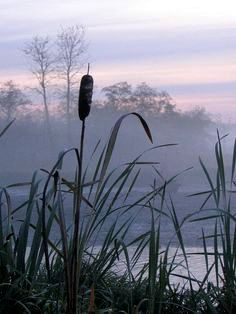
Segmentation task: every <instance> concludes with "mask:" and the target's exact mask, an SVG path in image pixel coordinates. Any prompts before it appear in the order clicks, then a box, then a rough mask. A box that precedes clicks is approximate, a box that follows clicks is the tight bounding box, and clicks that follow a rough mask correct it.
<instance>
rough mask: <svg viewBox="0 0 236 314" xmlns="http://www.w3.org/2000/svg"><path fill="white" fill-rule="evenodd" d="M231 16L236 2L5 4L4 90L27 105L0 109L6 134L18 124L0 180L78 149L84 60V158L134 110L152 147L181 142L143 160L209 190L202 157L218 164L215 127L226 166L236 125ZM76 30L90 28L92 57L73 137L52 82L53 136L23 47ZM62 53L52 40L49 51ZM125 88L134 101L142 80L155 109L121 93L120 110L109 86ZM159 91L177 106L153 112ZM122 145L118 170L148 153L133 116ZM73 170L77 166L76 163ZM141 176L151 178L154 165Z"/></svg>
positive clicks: (6, 142)
mask: <svg viewBox="0 0 236 314" xmlns="http://www.w3.org/2000/svg"><path fill="white" fill-rule="evenodd" d="M235 12H236V4H235V2H234V1H224V2H222V1H211V0H207V1H203V0H199V1H197V2H193V1H185V0H180V1H177V2H176V3H175V2H173V1H165V2H158V1H148V2H147V1H142V0H141V1H138V0H136V1H133V0H131V1H123V0H120V1H108V0H102V1H99V2H97V1H93V0H87V1H78V0H77V1H75V0H71V1H67V2H66V1H60V0H59V1H54V0H47V1H45V0H42V1H40V2H38V3H36V2H35V1H26V0H22V1H20V2H19V1H17V0H9V1H7V2H6V1H1V3H0V47H1V49H0V82H1V91H0V92H3V91H4V88H5V91H6V90H7V86H6V85H4V84H5V83H6V82H8V81H9V80H11V81H12V82H13V84H14V88H15V89H17V88H18V89H20V91H21V92H22V93H23V94H24V96H25V97H26V99H27V101H26V99H25V103H24V104H23V105H22V106H20V107H19V106H18V108H17V110H13V112H12V113H11V115H10V116H7V114H6V111H3V110H2V111H1V116H0V123H1V128H3V127H4V126H5V125H6V124H7V123H8V122H9V121H10V120H11V119H12V118H16V121H15V122H14V124H13V125H12V127H11V128H10V129H9V131H8V133H7V134H6V135H5V136H4V138H2V139H1V145H2V147H3V148H4V149H3V150H2V153H1V156H0V161H1V165H2V170H1V172H2V182H3V183H4V182H5V181H6V180H9V178H10V176H9V175H8V174H9V172H10V173H12V172H13V173H14V174H16V172H19V178H20V177H22V175H25V174H26V176H28V175H29V173H31V172H32V171H33V170H34V169H39V168H50V166H51V165H52V164H53V160H55V159H56V158H57V155H58V152H59V151H61V150H63V149H65V148H69V147H71V146H73V145H75V146H76V145H78V143H79V134H80V121H79V120H78V118H77V113H76V106H77V94H78V89H79V81H80V78H81V76H82V74H83V73H86V71H87V70H86V63H87V62H90V64H91V67H90V69H91V70H90V73H91V75H93V77H94V81H95V88H94V104H93V106H92V110H91V115H90V117H89V118H88V119H87V135H86V140H87V141H88V142H89V143H90V144H89V145H88V146H87V149H86V156H87V160H88V156H89V155H90V154H91V153H92V151H93V147H94V145H96V143H97V141H98V140H99V139H100V138H102V139H103V143H104V144H105V142H106V139H107V137H108V135H109V132H110V128H111V127H112V125H113V124H114V121H115V120H116V119H117V118H118V117H119V116H120V115H121V114H124V113H127V112H130V111H132V110H135V111H139V112H140V113H142V114H143V115H144V117H145V118H146V120H147V122H148V123H149V125H150V128H151V130H152V134H153V138H154V145H157V144H165V143H177V144H179V145H178V146H176V147H171V148H167V149H161V150H154V151H153V152H151V153H150V154H147V155H145V156H144V157H143V159H144V160H149V161H158V162H159V161H160V162H161V166H160V167H161V168H160V169H161V170H162V171H163V172H164V173H165V175H166V176H169V175H171V174H173V173H176V172H179V171H181V170H183V169H185V168H188V167H191V166H194V169H193V170H191V172H190V175H185V178H187V179H183V180H185V181H187V183H186V182H185V183H183V184H185V188H186V187H187V186H189V182H190V181H191V183H192V184H195V185H196V186H197V187H198V186H199V185H201V184H203V183H202V181H201V180H202V179H201V178H200V175H199V171H198V169H199V166H198V157H199V156H200V155H201V156H203V159H204V160H206V161H207V163H208V164H209V167H210V168H214V164H213V158H214V157H213V154H214V143H215V141H216V139H217V137H216V129H217V128H218V129H219V131H220V133H221V134H222V135H223V134H226V133H230V135H229V137H228V138H227V139H226V140H225V149H226V161H227V162H228V163H230V151H231V150H232V144H233V140H234V134H235V129H236V128H235V122H236V106H235V99H236V90H235V83H236V53H235V51H236V40H235V37H236V19H235ZM73 25H83V26H84V29H85V37H84V40H85V42H86V53H85V54H84V55H83V57H84V58H83V60H82V59H81V60H80V62H81V65H83V64H84V66H81V67H80V70H79V73H77V77H76V79H77V81H76V82H75V83H74V85H73V99H72V100H71V111H70V121H69V131H68V120H67V119H66V115H65V106H64V105H65V99H64V100H63V99H62V98H61V97H60V96H61V94H60V92H58V91H59V90H63V86H64V85H63V84H64V82H63V81H62V80H60V79H59V78H58V76H52V77H51V78H50V84H49V85H48V86H47V92H48V94H47V96H48V109H49V115H50V127H51V135H50V136H49V134H48V132H47V127H46V126H45V116H44V109H43V101H42V97H41V96H40V95H39V94H37V93H36V92H35V90H34V89H33V88H35V87H37V81H36V80H35V78H34V76H33V74H32V72H31V71H30V70H32V67H31V63H30V59H29V58H27V56H26V55H25V54H24V53H23V49H24V48H25V45H26V44H27V43H30V42H31V41H32V38H33V37H35V36H40V37H42V38H46V37H45V36H48V38H49V40H50V42H51V43H54V41H55V40H56V37H57V34H58V31H59V32H60V30H61V29H62V28H64V29H67V28H68V27H71V26H73ZM56 51H57V48H55V46H54V44H53V48H52V52H53V53H56ZM119 82H127V83H128V84H130V85H131V87H132V93H131V94H130V95H129V97H131V98H132V97H134V96H135V97H137V95H135V88H136V87H137V86H138V85H139V84H141V83H142V82H146V84H147V85H148V86H149V87H150V88H151V89H152V90H153V91H155V92H156V93H157V95H154V96H153V97H154V100H152V101H154V102H152V101H151V104H152V105H151V106H150V107H149V109H147V108H146V109H145V110H143V109H142V103H141V102H136V104H137V103H138V104H139V105H138V106H137V105H135V101H133V100H132V101H131V100H130V99H131V98H129V101H128V102H127V99H123V98H122V97H123V96H122V95H120V99H119V102H120V103H121V104H125V105H124V106H123V105H117V102H114V103H113V104H112V102H111V101H110V99H109V97H107V95H106V93H105V92H104V90H103V88H104V87H109V86H114V85H116V84H117V83H119ZM8 91H9V90H8ZM162 91H165V92H167V93H168V96H170V99H169V100H168V102H167V103H168V104H171V105H172V106H173V107H171V108H172V109H171V110H169V111H168V110H167V109H165V108H164V109H163V110H162V111H160V112H153V110H152V109H153V104H154V107H155V105H158V103H159V101H160V99H159V98H158V97H159V96H158V95H159V94H158V93H161V92H162ZM18 96H19V95H18ZM20 96H22V95H20ZM127 97H128V96H127ZM127 97H126V98H127ZM136 100H137V98H136ZM165 100H166V99H165ZM2 103H4V101H3V100H2ZM5 103H6V102H5ZM127 104H128V105H127ZM129 105H130V106H129ZM63 106H64V107H63ZM196 106H197V107H196ZM2 108H3V107H2ZM117 144H118V145H117V147H116V151H115V156H114V159H113V161H114V165H116V164H119V163H121V162H125V161H127V159H132V158H134V157H135V156H136V155H137V154H138V153H140V152H142V151H143V150H145V149H148V148H150V147H151V146H150V144H149V143H148V140H147V138H146V137H145V135H144V132H143V130H142V129H141V128H140V127H139V125H138V123H137V122H136V120H135V119H134V118H133V117H130V118H128V119H127V121H125V122H124V125H123V127H122V130H121V133H120V135H119V140H118V143H117ZM67 168H68V171H69V170H72V169H73V160H72V159H69V161H68V164H67ZM16 170H17V171H16ZM143 171H144V172H145V173H146V174H149V171H151V169H147V168H145V169H144V170H143ZM147 181H148V180H147ZM145 182H146V181H145V180H144V181H143V183H145ZM3 183H2V184H3Z"/></svg>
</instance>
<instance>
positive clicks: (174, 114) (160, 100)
mask: <svg viewBox="0 0 236 314" xmlns="http://www.w3.org/2000/svg"><path fill="white" fill-rule="evenodd" d="M87 52H88V44H87V41H86V36H85V28H84V27H83V26H81V25H76V26H72V27H68V28H61V29H60V30H59V32H58V33H57V35H56V38H55V39H51V38H49V37H48V36H45V37H40V36H35V37H34V38H32V39H31V40H30V41H29V42H27V43H25V46H24V48H23V53H24V54H25V56H26V57H27V60H28V65H29V70H30V71H31V74H32V76H33V77H34V78H35V79H36V82H37V83H36V85H35V87H34V88H32V89H30V90H31V92H32V91H33V92H35V93H36V94H37V95H38V101H37V102H39V103H40V104H41V108H42V109H43V110H42V112H43V120H44V121H45V124H46V129H47V132H48V133H49V134H51V133H52V131H51V118H52V117H50V114H52V110H50V105H51V103H50V95H53V99H54V100H53V102H54V103H56V104H57V109H58V111H57V113H60V116H61V117H62V116H63V117H64V118H65V121H66V125H67V133H68V134H69V133H70V125H71V121H72V120H73V117H74V116H77V114H76V107H77V97H78V85H79V84H78V82H79V80H80V77H81V73H80V71H81V69H82V68H83V66H84V65H85V64H86V62H87ZM97 94H98V95H99V97H97V99H95V100H94V103H93V106H94V107H95V108H96V109H98V110H106V111H107V112H108V111H118V112H128V111H136V112H139V113H141V114H142V115H144V116H146V117H151V118H165V119H166V118H169V119H175V120H176V119H181V120H183V119H185V120H186V119H187V120H189V121H192V120H196V121H198V122H201V123H200V124H205V125H207V124H208V123H209V122H210V117H209V115H208V114H207V113H206V111H205V110H204V109H202V108H197V109H194V110H192V111H189V112H181V111H180V110H179V108H178V107H177V106H176V104H175V102H174V100H173V99H172V97H171V96H170V95H169V94H168V92H166V91H163V90H158V89H156V88H154V87H152V86H150V85H148V84H147V83H146V82H140V83H139V84H137V85H136V86H132V85H131V84H130V83H128V82H126V81H123V82H117V83H115V84H112V85H109V86H106V87H103V88H102V89H101V90H100V91H99V92H97ZM34 104H35V100H34V101H33V100H32V97H30V95H29V93H27V92H25V91H24V90H23V89H21V88H19V87H18V86H17V84H16V83H14V82H13V81H7V82H3V83H2V84H0V117H1V120H5V121H7V122H8V121H10V120H11V119H13V118H15V117H18V118H21V117H23V116H25V115H27V113H28V112H29V111H31V112H34V109H33V108H35V112H36V111H37V109H36V108H38V106H37V107H36V106H34ZM53 113H54V115H55V109H54V110H53Z"/></svg>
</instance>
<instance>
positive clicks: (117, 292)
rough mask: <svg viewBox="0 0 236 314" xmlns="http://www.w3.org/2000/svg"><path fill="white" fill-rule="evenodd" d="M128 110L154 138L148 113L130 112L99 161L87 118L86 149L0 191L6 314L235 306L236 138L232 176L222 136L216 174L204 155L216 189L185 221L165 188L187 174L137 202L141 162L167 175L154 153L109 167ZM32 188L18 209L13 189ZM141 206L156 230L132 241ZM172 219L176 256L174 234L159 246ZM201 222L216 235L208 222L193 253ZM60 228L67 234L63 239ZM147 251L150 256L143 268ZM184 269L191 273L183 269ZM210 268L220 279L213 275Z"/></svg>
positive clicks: (0, 278)
mask: <svg viewBox="0 0 236 314" xmlns="http://www.w3.org/2000/svg"><path fill="white" fill-rule="evenodd" d="M88 111H89V110H88V108H87V112H88ZM130 115H131V116H132V115H133V116H135V117H136V118H137V119H138V120H139V121H140V122H141V126H142V127H143V129H144V131H145V133H146V134H147V136H148V138H149V139H150V140H151V141H152V136H151V132H150V130H149V128H148V126H147V124H146V122H145V120H144V119H143V118H142V117H141V116H140V115H138V114H136V113H132V114H128V115H124V116H122V117H121V118H120V119H119V120H118V121H117V122H116V123H115V125H114V127H113V129H112V131H111V133H110V137H109V139H108V142H107V144H106V145H105V146H104V147H100V146H101V145H100V142H98V144H97V145H96V147H95V148H94V151H93V153H92V155H91V158H90V159H88V160H83V159H84V158H83V151H84V149H86V145H87V142H86V134H85V124H84V122H85V121H84V120H82V130H81V142H80V145H79V148H76V147H75V148H71V149H69V150H66V151H63V152H61V153H60V154H59V156H58V160H57V161H56V163H55V165H54V166H53V167H52V169H51V170H50V171H47V170H43V171H41V172H40V173H39V172H35V173H34V174H33V177H32V180H31V182H22V183H18V184H13V185H10V186H7V187H2V188H1V190H0V313H67V314H72V313H73V314H75V313H119V312H120V313H160V314H161V313H234V312H235V310H236V288H235V287H236V275H235V271H236V218H235V212H234V199H233V195H234V193H235V190H234V186H235V181H234V178H235V167H236V142H235V145H234V148H233V153H232V162H231V170H230V173H228V171H227V169H226V166H225V161H224V152H223V139H224V137H221V136H220V135H219V133H217V143H216V145H215V163H216V173H215V176H213V175H212V174H210V172H209V171H208V169H207V166H206V165H205V163H204V162H203V161H202V160H201V159H200V164H201V167H202V170H203V174H204V176H205V177H206V179H207V181H208V184H209V189H208V190H207V191H202V192H199V193H195V194H193V195H191V197H203V196H204V197H205V199H204V200H203V202H202V206H201V207H200V208H199V209H198V210H196V211H195V212H194V213H193V214H191V215H187V216H186V217H184V218H182V219H180V218H179V217H178V215H177V209H176V207H175V204H174V201H173V200H172V198H171V195H170V193H169V192H167V185H168V184H169V183H171V182H172V181H173V180H174V179H175V178H176V176H178V175H180V174H181V173H178V174H177V175H176V176H173V177H172V178H168V179H167V180H166V181H163V184H161V185H157V184H156V181H154V183H153V185H152V186H151V187H150V190H149V191H148V192H146V193H144V194H142V195H140V196H139V197H137V198H136V199H135V200H133V199H132V198H131V197H130V196H131V195H132V193H133V192H134V190H135V185H136V182H137V180H138V178H139V175H140V169H141V167H142V166H151V167H152V168H153V171H154V173H155V175H156V176H161V174H160V172H159V170H158V167H157V166H156V164H157V161H155V162H153V163H150V162H145V161H143V160H142V158H143V156H144V154H146V153H148V151H149V150H148V151H146V152H144V153H143V154H140V155H139V156H137V158H135V159H134V160H132V161H131V162H128V163H126V164H124V165H120V166H118V167H117V168H115V169H113V170H110V162H111V159H112V155H113V154H114V148H115V143H116V140H117V136H118V133H119V129H120V127H121V124H122V121H123V120H124V119H126V118H128V117H129V116H130ZM11 124H12V122H11V123H10V124H9V125H7V126H6V128H4V129H3V131H2V132H1V133H0V137H1V136H2V135H4V133H5V132H6V131H7V129H8V128H9V127H10V125H11ZM163 146H164V147H167V148H168V147H169V146H171V144H167V145H160V146H155V147H152V148H151V150H152V149H157V150H158V149H162V148H163ZM69 154H74V156H75V176H74V180H71V179H68V178H66V177H65V176H64V174H63V163H64V161H65V159H66V158H67V156H68V155H69ZM24 185H26V186H28V187H29V195H28V197H27V199H26V200H25V201H24V202H23V203H22V204H20V205H19V206H17V207H16V208H13V204H12V199H11V194H10V192H9V191H10V189H11V188H13V187H14V188H16V187H21V186H24ZM85 189H86V193H85V192H84V191H85ZM65 199H68V200H69V201H68V202H65ZM209 200H213V201H214V206H212V205H211V206H210V205H209ZM140 211H145V212H146V215H147V219H149V220H150V230H148V231H145V232H143V234H138V235H137V236H136V238H134V239H132V240H128V239H129V237H128V233H129V231H130V227H131V226H132V224H133V222H134V220H135V217H136V215H138V214H139V213H140ZM68 212H70V217H71V221H70V223H68ZM16 217H20V218H16ZM127 217H128V218H127ZM164 217H165V219H167V220H168V221H169V222H170V223H171V224H172V225H173V230H174V233H173V237H175V238H176V239H177V241H178V245H177V247H176V248H175V250H174V253H170V248H171V244H172V242H171V240H170V242H169V243H168V244H167V245H166V246H165V247H162V246H161V243H162V241H161V238H162V233H161V227H162V223H163V218H164ZM202 221H208V222H209V224H211V225H213V226H214V228H213V231H212V232H209V231H208V230H205V229H204V228H202V233H201V235H200V237H201V240H202V251H200V252H198V253H194V252H191V250H190V249H189V248H188V247H186V244H185V236H184V234H183V232H182V230H183V227H184V226H185V225H186V224H188V223H195V224H200V223H201V222H202ZM55 230H58V232H59V233H58V234H59V236H58V239H56V240H55V237H54V232H55ZM102 233H103V234H104V237H103V238H102V240H101V234H102ZM210 244H211V246H212V247H213V249H212V250H210V249H209V246H210ZM172 252H173V250H172ZM145 254H147V259H146V260H145V261H144V263H142V264H141V265H140V261H143V256H144V255H145ZM196 254H198V255H199V254H200V255H201V256H203V258H204V261H205V265H203V267H205V269H206V271H205V274H204V276H203V279H201V280H200V279H198V278H196V277H195V276H194V275H193V274H192V271H191V267H190V265H189V256H194V255H196ZM121 261H122V262H123V267H122V271H121V270H120V269H119V265H120V262H121ZM180 269H185V270H186V272H185V274H184V275H181V274H180V272H179V270H180ZM212 274H214V278H215V280H214V282H212V281H211V279H210V278H212ZM173 278H179V279H181V280H182V282H183V284H173Z"/></svg>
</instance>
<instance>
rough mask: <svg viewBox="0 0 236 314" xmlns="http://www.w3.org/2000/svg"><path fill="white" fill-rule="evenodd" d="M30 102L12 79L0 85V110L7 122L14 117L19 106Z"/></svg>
mask: <svg viewBox="0 0 236 314" xmlns="http://www.w3.org/2000/svg"><path fill="white" fill-rule="evenodd" d="M29 104H31V101H30V100H29V99H28V98H27V96H26V95H25V94H24V93H23V92H22V90H21V89H20V88H19V87H17V86H16V85H15V84H14V83H13V81H7V82H5V83H3V84H2V85H1V86H0V111H1V114H3V116H4V118H5V119H6V121H7V122H9V121H10V120H12V119H13V118H15V117H16V115H17V111H18V110H19V108H20V107H23V106H25V105H29Z"/></svg>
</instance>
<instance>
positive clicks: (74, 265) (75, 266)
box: [68, 120, 85, 314]
mask: <svg viewBox="0 0 236 314" xmlns="http://www.w3.org/2000/svg"><path fill="white" fill-rule="evenodd" d="M84 135H85V120H83V121H82V128H81V138H80V153H79V158H78V175H77V192H76V193H77V194H76V203H75V212H74V233H73V241H72V256H71V276H72V277H71V284H72V296H71V298H72V300H71V313H73V314H76V313H77V293H78V281H79V280H78V274H79V266H80V265H79V261H78V251H79V247H78V246H79V239H78V237H79V225H80V209H81V200H82V182H81V181H82V163H83V148H84ZM68 306H70V305H68Z"/></svg>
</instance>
